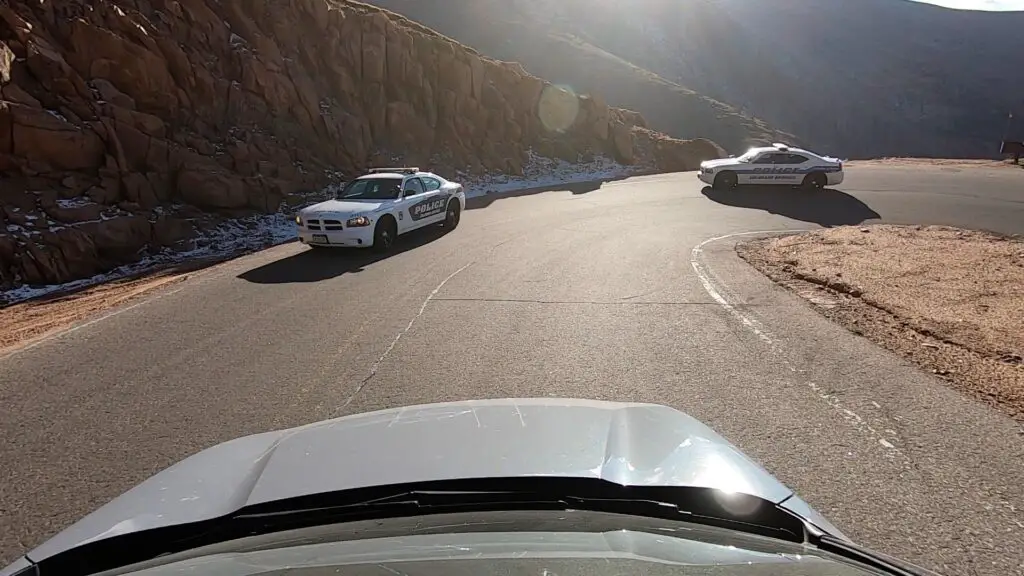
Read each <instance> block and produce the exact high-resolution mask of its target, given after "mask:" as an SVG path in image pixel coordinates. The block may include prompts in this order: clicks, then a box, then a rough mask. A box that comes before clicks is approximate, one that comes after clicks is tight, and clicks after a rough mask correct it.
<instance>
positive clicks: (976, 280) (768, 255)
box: [737, 225, 1024, 421]
mask: <svg viewBox="0 0 1024 576" xmlns="http://www.w3.org/2000/svg"><path fill="white" fill-rule="evenodd" d="M737 252H738V253H739V255H740V257H741V258H743V259H744V260H746V261H747V262H748V263H750V264H751V265H753V266H754V267H755V268H757V269H758V270H760V271H761V272H763V273H764V274H766V275H767V276H768V277H770V278H772V279H773V280H774V281H776V282H777V283H779V284H781V285H783V286H785V287H787V288H789V289H791V290H793V291H794V292H796V293H797V294H799V295H801V296H803V297H804V298H806V299H807V300H808V301H810V302H811V303H812V304H813V305H814V306H815V307H816V308H817V309H818V310H819V311H821V312H822V313H823V314H824V315H825V316H827V317H828V318H830V319H832V320H833V321H835V322H838V323H839V324H841V325H842V326H844V327H846V328H847V329H849V330H850V331H852V332H854V333H855V334H859V335H862V336H864V337H866V338H868V339H870V340H872V341H874V342H876V343H878V344H880V345H881V346H883V347H885V348H887V349H889V350H890V351H892V352H895V353H897V354H899V355H901V356H903V357H905V358H906V359H907V360H910V361H911V362H914V363H915V364H917V365H918V366H920V367H921V368H923V369H924V370H926V371H928V372H931V373H933V374H935V375H936V376H938V377H940V378H942V379H944V380H946V381H947V382H949V383H950V384H951V385H952V386H954V387H956V388H957V389H959V390H961V391H962V392H964V393H966V394H968V395H970V396H971V397H974V398H976V399H978V400H980V401H982V402H984V403H986V404H989V405H991V406H993V407H995V408H997V409H999V410H1002V411H1003V412H1005V413H1006V414H1008V415H1009V416H1011V417H1012V418H1014V419H1016V420H1018V421H1024V359H1022V356H1024V242H1022V241H1021V239H1020V238H1011V237H1004V236H998V235H993V234H990V233H985V232H977V231H970V230H962V229H957V228H950V227H943V226H893V225H876V226H855V227H840V228H831V229H827V230H816V231H813V232H807V233H802V234H796V235H790V236H784V237H773V238H760V239H756V240H752V241H748V242H745V243H741V244H739V245H737Z"/></svg>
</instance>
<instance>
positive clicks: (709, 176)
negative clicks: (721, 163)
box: [697, 168, 715, 184]
mask: <svg viewBox="0 0 1024 576" xmlns="http://www.w3.org/2000/svg"><path fill="white" fill-rule="evenodd" d="M697 179H698V180H700V181H701V182H703V183H705V184H714V183H715V173H714V172H710V171H708V172H705V169H704V168H701V169H700V170H697Z"/></svg>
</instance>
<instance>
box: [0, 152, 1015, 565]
mask: <svg viewBox="0 0 1024 576" xmlns="http://www.w3.org/2000/svg"><path fill="white" fill-rule="evenodd" d="M472 208H473V209H471V210H469V211H467V212H466V213H465V214H464V216H463V220H462V224H461V225H460V227H459V228H458V230H456V231H455V232H454V233H451V234H448V235H443V236H440V235H437V234H433V233H427V234H422V233H421V234H417V235H415V236H414V237H412V238H410V239H407V240H405V241H404V242H402V243H401V244H400V246H399V251H398V252H397V253H396V254H394V255H392V256H390V257H388V258H385V259H378V258H375V257H372V256H369V255H366V254H364V253H357V254H352V253H346V254H338V253H326V254H324V253H319V252H317V253H312V252H310V251H308V250H307V249H306V248H304V247H303V246H301V245H298V244H288V245H283V246H279V247H277V248H274V249H271V250H267V251H264V252H261V253H258V254H253V255H250V256H247V257H244V258H241V259H238V260H235V261H232V262H229V263H226V264H223V265H220V266H217V267H215V268H211V269H208V270H206V271H203V272H201V273H199V274H197V275H196V276H195V277H194V278H192V279H190V280H188V281H186V282H184V283H182V284H179V285H176V286H174V287H171V288H168V289H166V290H164V291H162V292H157V293H156V294H154V296H153V297H152V298H149V299H148V300H147V301H145V302H144V303H142V304H140V305H136V306H134V307H132V308H130V309H127V310H123V311H120V312H119V313H116V314H114V315H111V316H110V317H107V318H105V319H102V320H99V321H96V322H93V323H90V324H87V325H84V326H80V327H78V328H77V329H74V330H72V331H70V332H67V333H65V334H63V335H60V336H58V337H55V338H52V339H50V340H47V341H45V342H43V343H41V344H39V345H37V346H34V347H32V348H28V349H24V350H21V351H19V352H16V353H14V354H12V355H9V356H7V357H4V358H0V435H2V438H3V442H2V443H0V560H2V561H4V563H6V562H5V561H7V560H10V559H12V558H13V557H14V556H15V555H16V554H18V553H21V552H24V551H26V550H27V549H28V548H30V547H32V546H33V545H35V544H37V543H39V542H40V541H42V540H43V539H45V538H46V537H47V536H49V535H52V534H53V533H55V532H56V531H58V530H59V529H61V528H63V527H65V526H66V525H68V524H69V523H71V522H72V521H74V520H75V519H77V518H79V517H80V516H82V515H84V514H85V513H87V512H88V511H90V510H92V509H94V508H95V507H97V506H99V505H100V504H102V503H104V502H105V501H107V500H109V499H110V498H112V497H114V496H116V495H117V494H119V493H121V492H123V491H124V490H126V489H127V488H129V487H131V486H132V485H134V484H136V483H137V482H139V481H141V480H143V479H144V478H145V477H147V476H149V475H151V474H153V473H155V472H157V471H159V470H160V469H162V468H164V467H166V466H168V465H169V464H171V463H173V462H175V461H177V460H179V459H181V458H183V457H185V456H187V455H189V454H191V453H193V452H195V451H198V450H200V449H202V448H206V447H208V446H211V445H213V444H216V443H218V442H221V441H224V440H227V439H230V438H234V437H236V436H240V435H244V434H250V433H255V432H261V431H265V430H270V429H275V428H281V427H288V426H294V425H298V424H303V423H308V422H311V421H316V420H321V419H324V418H329V417H333V416H339V415H343V414H351V413H356V412H362V411H367V410H373V409H378V408H385V407H392V406H397V405H407V404H413V403H422V402H432V401H443V400H456V399H467V398H485V397H509V396H518V397H526V396H561V397H565V396H571V397H588V398H597V399H610V400H631V401H647V402H658V403H663V404H668V405H671V406H674V407H677V408H680V409H682V410H684V411H687V412H689V413H691V414H693V415H694V416H696V417H698V418H700V419H702V420H704V421H705V422H706V423H708V424H709V425H710V426H712V427H713V428H715V429H717V430H718V431H719V432H721V433H722V434H723V435H725V436H726V437H727V438H729V439H730V440H731V441H732V442H734V443H735V444H737V445H738V446H739V447H740V448H741V449H742V450H744V451H745V452H747V453H748V454H749V455H750V456H752V457H753V458H755V459H756V460H758V461H760V462H761V463H762V464H763V465H764V466H765V467H766V468H767V469H768V470H770V471H771V472H772V473H773V474H775V475H777V476H778V477H779V478H780V479H781V480H782V481H783V482H784V483H786V484H787V485H789V486H790V487H792V488H794V489H795V490H796V491H797V492H798V493H800V494H801V495H802V496H803V497H804V498H805V499H807V500H808V501H809V502H810V503H811V504H812V505H813V506H815V507H816V508H818V509H819V510H820V511H821V512H823V513H824V514H825V515H826V516H828V517H829V518H831V519H832V520H833V521H834V522H835V523H836V524H837V525H838V526H839V527H840V528H841V529H843V530H844V531H845V532H846V533H847V534H848V535H850V536H851V537H853V538H855V539H857V540H859V541H861V542H863V543H864V544H867V545H869V546H872V547H875V548H877V549H879V550H881V551H884V552H888V553H891V554H895V555H898V556H901V557H904V558H906V559H908V560H911V561H913V562H917V563H919V564H922V565H924V566H926V567H930V568H934V569H938V570H940V571H942V572H944V573H948V574H992V575H995V574H1000V575H1003V574H1012V573H1024V558H1022V557H1024V552H1022V551H1024V465H1022V462H1024V432H1022V430H1021V427H1020V426H1018V425H1016V424H1015V423H1014V422H1012V421H1011V420H1009V419H1007V418H1005V417H1003V416H1001V415H1000V414H998V413H996V412H993V411H992V410H990V409H989V408H987V407H984V406H982V405H980V404H977V403H975V402H973V401H971V400H969V399H966V398H964V397H962V396H960V395H959V394H957V393H956V392H954V391H952V390H951V389H949V388H947V386H946V385H945V384H943V383H942V382H941V381H938V380H936V379H934V378H932V377H930V376H929V375H925V374H923V373H921V372H919V371H918V370H916V369H915V368H913V367H912V366H910V365H908V364H907V363H905V362H904V361H903V360H901V359H899V358H897V357H894V356H893V355H890V354H889V353H887V352H885V351H883V350H881V349H879V348H877V347H875V346H874V345H872V344H871V343H869V342H867V341H866V340H864V339H862V338H859V337H856V336H853V335H851V334H850V333H848V332H846V331H845V330H843V329H841V328H839V327H837V326H834V325H832V324H831V323H829V322H828V321H827V320H825V319H824V318H822V317H821V316H819V315H818V314H817V313H815V312H814V311H813V310H812V309H810V308H809V307H808V306H806V305H805V304H804V303H803V302H802V301H801V300H799V298H797V297H796V296H794V295H792V294H790V293H788V292H786V291H784V290H782V289H779V288H777V287H775V286H774V285H772V284H771V283H770V282H769V281H768V280H766V279H765V278H764V277H762V276H761V275H759V274H758V273H757V272H755V271H754V270H752V269H751V268H749V267H748V266H747V265H746V264H745V263H743V262H742V261H741V260H739V259H738V258H737V257H736V256H735V253H734V251H733V250H732V245H733V244H734V243H735V242H736V241H737V240H738V239H739V238H742V237H743V236H742V235H739V236H728V235H733V234H741V233H745V232H751V231H768V230H786V229H804V228H809V227H816V226H820V225H824V226H831V225H839V224H857V223H860V222H865V221H887V222H896V223H935V224H951V225H964V226H968V227H973V228H983V229H990V230H995V231H1000V232H1006V233H1020V232H1024V170H1021V171H1016V170H1009V169H980V168H968V169H956V168H944V169H939V168H897V167H872V168H866V167H865V168H851V169H850V170H849V173H848V176H847V181H846V183H845V184H844V185H843V186H842V187H841V191H840V190H827V191H824V192H822V193H820V194H817V195H807V194H804V193H800V192H799V191H790V190H757V191H741V192H737V193H728V194H726V193H721V194H719V193H713V192H709V191H707V190H702V186H701V185H700V184H699V183H698V182H697V181H696V179H695V178H694V175H693V174H692V173H687V174H675V175H659V176H649V177H641V178H635V179H629V180H623V181H618V182H609V183H605V184H603V185H585V186H573V187H570V189H569V190H563V191H546V192H540V193H534V194H528V195H520V196H513V197H500V198H494V197H491V198H488V200H487V201H481V200H477V201H475V202H474V203H473V206H472ZM712 238H717V239H716V240H710V239H712ZM709 240H710V241H709ZM698 246H699V248H698V249H697V250H695V248H696V247H698Z"/></svg>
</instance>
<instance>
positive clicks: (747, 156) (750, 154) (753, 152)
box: [736, 148, 761, 162]
mask: <svg viewBox="0 0 1024 576" xmlns="http://www.w3.org/2000/svg"><path fill="white" fill-rule="evenodd" d="M760 153H761V151H760V150H758V149H757V148H751V149H750V150H747V151H746V153H744V154H743V155H742V156H740V157H739V158H737V159H736V160H739V161H740V162H750V161H751V160H753V159H754V158H755V157H757V155H758V154H760Z"/></svg>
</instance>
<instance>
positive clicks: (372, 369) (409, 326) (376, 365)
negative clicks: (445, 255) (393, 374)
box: [335, 262, 475, 414]
mask: <svg viewBox="0 0 1024 576" xmlns="http://www.w3.org/2000/svg"><path fill="white" fill-rule="evenodd" d="M474 263H475V262H470V263H469V264H466V265H465V266H463V267H462V268H459V269H458V270H456V271H455V272H452V273H451V274H449V275H448V277H447V278H445V279H444V280H442V281H441V283H440V284H438V285H437V287H435V288H434V289H433V290H431V291H430V294H428V295H427V298H426V299H425V300H423V304H421V305H420V309H419V311H417V312H416V315H415V316H413V317H412V319H411V320H409V323H408V324H406V325H405V328H404V329H403V330H402V331H401V332H399V333H398V334H397V335H395V338H394V340H392V341H391V344H389V345H388V347H387V348H386V349H385V350H384V353H383V354H381V355H380V357H379V358H377V360H376V361H374V363H373V364H371V365H370V373H369V374H367V375H366V378H363V379H362V380H361V381H360V382H359V384H358V385H357V386H356V389H355V390H353V391H352V394H350V395H349V397H348V399H346V400H345V403H344V404H342V405H341V407H340V408H338V409H337V410H336V411H335V413H336V414H337V413H340V412H342V411H344V410H345V409H346V408H348V406H349V404H351V403H352V401H353V400H355V397H356V395H357V394H359V393H360V392H361V391H362V390H363V388H365V387H366V385H367V384H368V383H369V382H370V380H372V379H373V377H374V376H376V375H377V370H380V365H381V364H383V363H384V360H385V359H386V358H387V357H388V354H391V351H392V350H394V349H395V346H396V345H397V344H398V341H399V340H401V339H402V336H404V335H405V334H406V333H407V332H409V330H411V329H412V326H413V324H415V323H416V320H418V319H419V318H420V316H423V312H424V310H426V309H427V304H430V301H431V300H433V299H434V296H436V295H437V293H438V292H440V291H441V289H442V288H444V285H445V284H447V283H448V281H449V280H451V279H452V278H455V276H457V275H458V274H459V272H462V271H463V270H465V269H466V268H469V267H470V266H472V265H473V264H474Z"/></svg>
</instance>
